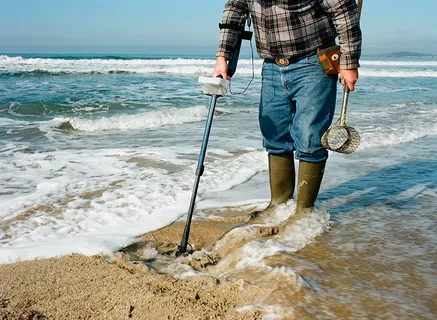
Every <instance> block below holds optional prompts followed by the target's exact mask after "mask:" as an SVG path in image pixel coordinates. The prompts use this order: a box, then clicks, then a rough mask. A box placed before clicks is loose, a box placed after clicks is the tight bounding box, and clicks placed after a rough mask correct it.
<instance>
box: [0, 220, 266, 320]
mask: <svg viewBox="0 0 437 320" xmlns="http://www.w3.org/2000/svg"><path fill="white" fill-rule="evenodd" d="M234 225H235V223H226V222H221V221H193V224H192V229H191V236H190V242H192V243H195V244H196V246H197V247H198V248H199V247H201V248H205V247H207V246H209V245H211V244H213V243H214V242H215V240H217V239H218V238H220V237H221V236H222V235H223V233H225V232H226V231H227V230H229V229H230V228H232V227H233V226H234ZM183 227H184V223H182V222H178V223H174V224H172V225H171V226H168V227H166V228H163V229H161V230H158V231H155V232H151V233H149V234H145V235H143V236H142V237H141V238H142V239H139V242H138V243H137V244H136V246H137V247H138V246H140V245H141V243H142V241H150V240H153V241H155V242H156V243H161V244H162V243H165V244H167V245H168V247H171V246H172V245H174V246H177V244H179V241H180V238H181V235H182V232H183ZM132 248H135V245H133V246H132V247H131V249H132ZM122 251H124V253H123V252H118V253H117V255H116V259H112V261H111V259H108V258H107V257H103V256H94V257H86V256H83V255H71V256H65V257H59V258H52V259H41V260H37V261H23V262H17V263H13V264H8V265H0V283H1V289H0V318H1V319H261V318H262V314H261V313H260V312H259V311H256V310H250V311H243V312H238V311H236V307H241V306H245V305H250V304H253V303H255V302H257V301H259V300H261V299H262V297H263V296H264V295H265V293H266V292H265V291H264V290H263V289H260V288H256V287H253V286H250V285H249V284H247V283H243V282H241V283H234V284H231V283H226V282H222V281H220V280H218V279H216V278H213V277H206V276H200V277H192V278H188V279H185V280H177V279H175V278H173V277H171V276H169V275H164V274H159V273H157V272H155V271H154V270H152V269H150V268H148V267H147V266H146V265H144V264H135V262H132V261H131V259H130V256H129V253H132V252H133V251H132V250H130V249H129V248H128V249H125V250H122Z"/></svg>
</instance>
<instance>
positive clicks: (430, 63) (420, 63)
mask: <svg viewBox="0 0 437 320" xmlns="http://www.w3.org/2000/svg"><path fill="white" fill-rule="evenodd" d="M360 64H361V65H363V66H395V67H397V66H401V67H410V66H412V67H427V66H437V61H435V60H424V61H384V60H374V61H371V60H362V61H360Z"/></svg>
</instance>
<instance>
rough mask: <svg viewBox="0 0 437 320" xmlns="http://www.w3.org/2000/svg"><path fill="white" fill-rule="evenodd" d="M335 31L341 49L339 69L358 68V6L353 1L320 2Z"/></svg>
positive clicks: (359, 36) (328, 0)
mask: <svg viewBox="0 0 437 320" xmlns="http://www.w3.org/2000/svg"><path fill="white" fill-rule="evenodd" d="M320 4H321V6H322V7H323V9H324V10H325V12H327V13H328V14H329V15H331V17H332V21H333V23H334V26H335V28H336V30H337V34H338V39H339V45H340V47H341V57H340V68H341V69H355V68H358V67H359V66H360V64H359V59H360V56H361V42H362V36H361V29H360V19H359V14H358V5H357V3H356V2H355V0H320Z"/></svg>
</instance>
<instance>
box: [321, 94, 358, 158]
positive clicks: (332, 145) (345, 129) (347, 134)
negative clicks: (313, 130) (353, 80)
mask: <svg viewBox="0 0 437 320" xmlns="http://www.w3.org/2000/svg"><path fill="white" fill-rule="evenodd" d="M348 98H349V88H348V87H346V88H345V89H344V95H343V105H342V108H341V117H340V119H338V120H337V122H336V123H335V124H334V125H333V126H332V127H331V128H329V129H328V131H326V132H325V134H324V135H323V136H322V140H321V142H322V145H323V147H324V148H325V149H328V150H331V151H334V152H339V153H345V154H349V153H352V152H354V151H355V150H357V149H358V146H359V145H360V142H361V138H360V135H359V133H358V131H357V130H356V129H355V128H353V127H349V126H347V125H346V110H347V102H348Z"/></svg>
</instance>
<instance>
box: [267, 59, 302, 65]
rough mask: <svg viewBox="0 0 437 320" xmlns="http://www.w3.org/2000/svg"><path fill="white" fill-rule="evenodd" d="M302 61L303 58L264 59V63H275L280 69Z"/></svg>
mask: <svg viewBox="0 0 437 320" xmlns="http://www.w3.org/2000/svg"><path fill="white" fill-rule="evenodd" d="M301 59H302V57H299V58H296V57H293V58H275V59H264V61H265V62H268V63H275V64H277V65H278V66H280V67H287V66H289V65H290V64H293V63H295V62H298V61H299V60H301Z"/></svg>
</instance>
